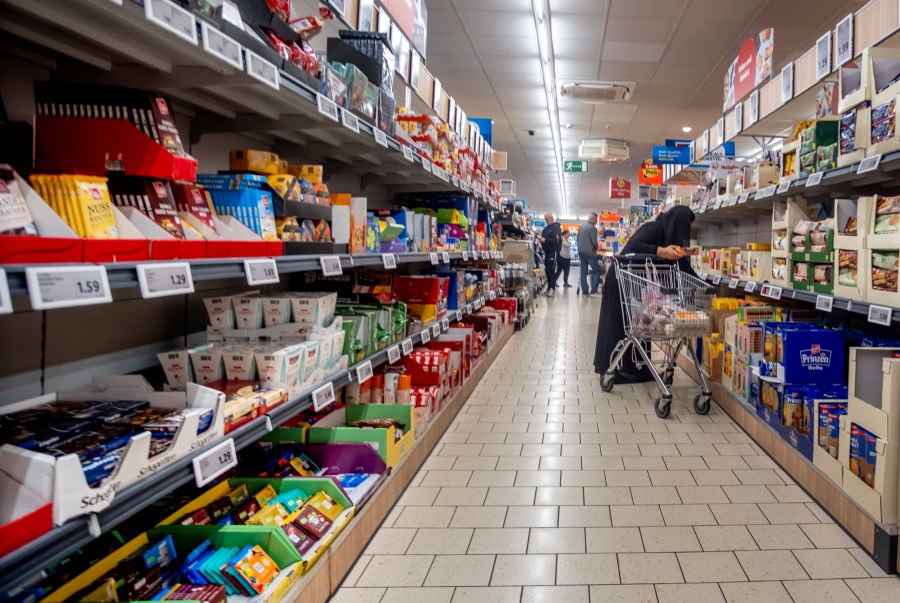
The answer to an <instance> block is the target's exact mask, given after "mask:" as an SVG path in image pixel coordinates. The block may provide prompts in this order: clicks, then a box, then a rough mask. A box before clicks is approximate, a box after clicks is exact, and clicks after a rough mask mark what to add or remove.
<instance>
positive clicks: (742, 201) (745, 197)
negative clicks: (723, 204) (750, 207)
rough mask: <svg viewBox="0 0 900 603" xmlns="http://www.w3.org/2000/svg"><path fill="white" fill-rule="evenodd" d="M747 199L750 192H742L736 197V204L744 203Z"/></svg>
mask: <svg viewBox="0 0 900 603" xmlns="http://www.w3.org/2000/svg"><path fill="white" fill-rule="evenodd" d="M748 199H750V193H744V194H743V195H741V196H740V197H738V204H739V205H740V204H742V203H746V202H747V200H748Z"/></svg>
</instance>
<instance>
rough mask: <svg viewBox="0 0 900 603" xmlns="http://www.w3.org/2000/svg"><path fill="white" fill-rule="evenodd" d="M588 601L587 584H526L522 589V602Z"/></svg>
mask: <svg viewBox="0 0 900 603" xmlns="http://www.w3.org/2000/svg"><path fill="white" fill-rule="evenodd" d="M559 601H566V603H569V602H570V601H571V603H588V601H590V595H589V591H588V587H587V586H526V587H525V588H523V589H522V603H558V602H559Z"/></svg>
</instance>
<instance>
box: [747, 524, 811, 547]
mask: <svg viewBox="0 0 900 603" xmlns="http://www.w3.org/2000/svg"><path fill="white" fill-rule="evenodd" d="M820 525H821V524H820ZM747 529H748V530H750V534H752V535H753V539H754V540H755V541H756V544H757V545H759V548H760V549H762V550H774V549H782V550H787V549H812V548H815V547H814V546H813V543H812V542H810V541H809V538H807V537H806V535H805V534H804V533H803V531H802V530H800V528H799V527H797V526H795V525H775V526H773V525H751V526H747Z"/></svg>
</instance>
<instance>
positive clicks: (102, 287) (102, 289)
mask: <svg viewBox="0 0 900 603" xmlns="http://www.w3.org/2000/svg"><path fill="white" fill-rule="evenodd" d="M25 281H26V282H27V283H28V296H29V298H30V299H31V307H32V308H34V309H35V310H53V309H56V308H70V307H73V306H89V305H92V304H108V303H111V302H112V293H111V292H110V289H109V277H108V276H107V274H106V268H105V267H104V266H89V265H86V266H65V267H62V266H57V267H53V266H48V267H42V268H26V269H25Z"/></svg>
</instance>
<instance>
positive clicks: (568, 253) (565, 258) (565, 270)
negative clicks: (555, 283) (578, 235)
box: [556, 230, 572, 287]
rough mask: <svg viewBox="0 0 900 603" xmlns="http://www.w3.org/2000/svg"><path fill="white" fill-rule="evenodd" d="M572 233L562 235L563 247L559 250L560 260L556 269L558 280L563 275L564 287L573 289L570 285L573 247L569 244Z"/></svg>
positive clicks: (565, 232) (567, 232)
mask: <svg viewBox="0 0 900 603" xmlns="http://www.w3.org/2000/svg"><path fill="white" fill-rule="evenodd" d="M571 234H572V233H570V232H569V231H568V230H566V231H563V233H562V247H560V248H559V259H558V261H557V264H558V266H557V267H556V279H557V280H559V275H560V274H562V275H563V287H571V286H572V285H570V284H569V269H570V268H571V267H572V245H571V243H570V242H569V236H570V235H571Z"/></svg>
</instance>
